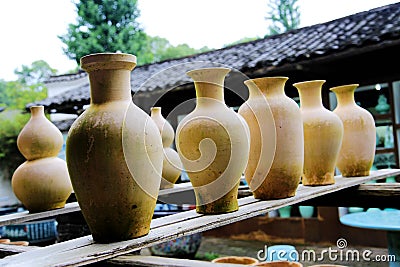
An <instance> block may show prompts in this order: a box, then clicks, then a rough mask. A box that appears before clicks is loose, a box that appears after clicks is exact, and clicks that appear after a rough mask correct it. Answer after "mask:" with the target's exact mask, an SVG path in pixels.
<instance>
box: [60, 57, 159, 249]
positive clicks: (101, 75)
mask: <svg viewBox="0 0 400 267" xmlns="http://www.w3.org/2000/svg"><path fill="white" fill-rule="evenodd" d="M135 66H136V57H135V56H133V55H130V54H121V53H115V54H114V53H104V54H92V55H88V56H84V57H82V58H81V67H82V68H83V69H84V70H85V71H86V72H88V74H89V80H90V93H91V103H90V106H89V108H88V109H86V110H85V111H84V112H83V113H82V114H81V115H80V116H79V117H78V118H77V119H76V121H75V122H74V124H73V125H72V126H71V128H70V130H69V133H68V138H67V146H66V157H67V164H68V170H69V173H70V176H71V180H72V185H73V187H74V191H75V194H76V197H77V200H78V202H79V206H80V207H81V210H82V213H83V215H84V218H85V220H86V222H87V224H88V226H89V228H90V231H91V233H92V235H93V239H94V240H95V241H98V242H112V241H120V240H126V239H131V238H136V237H139V236H143V235H146V234H148V232H149V229H150V222H151V219H152V216H153V212H154V208H155V205H156V200H157V197H158V191H159V187H160V181H161V171H162V161H163V148H162V141H161V135H160V133H159V131H158V128H157V126H156V125H155V123H154V122H153V120H151V118H150V116H149V115H147V114H146V113H145V112H144V111H143V110H141V109H140V108H139V107H137V106H136V105H135V104H133V102H132V98H131V86H130V78H131V71H132V69H133V68H134V67H135Z"/></svg>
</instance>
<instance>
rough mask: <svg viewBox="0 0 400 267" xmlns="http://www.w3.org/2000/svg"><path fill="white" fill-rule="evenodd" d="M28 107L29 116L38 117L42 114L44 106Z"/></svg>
mask: <svg viewBox="0 0 400 267" xmlns="http://www.w3.org/2000/svg"><path fill="white" fill-rule="evenodd" d="M29 109H30V111H31V118H39V117H43V116H44V106H32V107H30V108H29Z"/></svg>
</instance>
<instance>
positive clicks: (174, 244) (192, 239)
mask: <svg viewBox="0 0 400 267" xmlns="http://www.w3.org/2000/svg"><path fill="white" fill-rule="evenodd" d="M201 239H202V234H201V233H196V234H193V235H187V236H182V237H179V238H177V239H174V240H170V241H167V242H164V243H161V244H157V245H154V246H151V247H150V252H151V254H152V255H154V256H162V257H178V258H191V259H193V258H194V257H195V255H196V252H197V250H198V249H199V247H200V244H201Z"/></svg>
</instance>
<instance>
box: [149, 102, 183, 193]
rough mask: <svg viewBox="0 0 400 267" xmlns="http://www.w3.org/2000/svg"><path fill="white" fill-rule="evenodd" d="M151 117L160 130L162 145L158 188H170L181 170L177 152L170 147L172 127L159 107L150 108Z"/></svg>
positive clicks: (172, 138)
mask: <svg viewBox="0 0 400 267" xmlns="http://www.w3.org/2000/svg"><path fill="white" fill-rule="evenodd" d="M151 118H152V119H153V121H154V122H155V124H156V125H157V128H158V130H159V131H160V134H161V139H162V143H163V147H164V160H163V169H162V179H161V184H160V189H166V188H172V187H174V184H175V183H176V181H177V180H178V179H179V176H180V175H181V172H182V162H181V159H180V158H179V155H178V152H176V151H175V150H174V149H173V148H172V147H171V145H172V143H173V142H174V138H175V133H174V129H173V128H172V126H171V124H170V123H169V122H168V121H167V120H166V119H165V118H164V117H163V115H162V114H161V107H152V108H151Z"/></svg>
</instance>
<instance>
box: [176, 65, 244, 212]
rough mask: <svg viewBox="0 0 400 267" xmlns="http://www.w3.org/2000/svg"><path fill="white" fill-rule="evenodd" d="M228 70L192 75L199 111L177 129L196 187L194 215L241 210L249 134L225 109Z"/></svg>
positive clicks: (184, 160) (185, 163) (186, 166)
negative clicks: (224, 88) (240, 185)
mask: <svg viewBox="0 0 400 267" xmlns="http://www.w3.org/2000/svg"><path fill="white" fill-rule="evenodd" d="M229 71H230V70H229V69H227V68H207V69H197V70H193V71H189V72H188V73H187V75H189V76H190V77H191V78H192V79H193V80H194V84H195V89H196V96H197V103H196V108H195V109H194V111H192V112H191V113H190V114H188V115H187V116H186V117H185V118H184V119H183V120H182V121H181V122H180V123H179V125H178V128H177V131H176V132H177V134H176V145H177V150H178V153H179V156H180V158H181V160H182V163H183V166H184V169H185V170H186V171H187V173H188V176H189V179H190V181H191V183H192V185H193V187H194V192H195V196H196V211H197V212H198V213H205V214H216V213H225V212H231V211H235V210H237V209H238V202H237V195H238V186H239V182H240V177H241V176H242V173H243V171H244V169H245V167H246V164H247V160H248V154H249V129H248V126H247V124H246V122H245V121H244V119H243V118H242V117H241V116H240V115H238V114H237V113H235V112H234V111H233V110H231V109H229V108H228V107H227V106H226V105H225V103H224V90H223V83H224V78H225V76H226V75H227V73H228V72H229Z"/></svg>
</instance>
